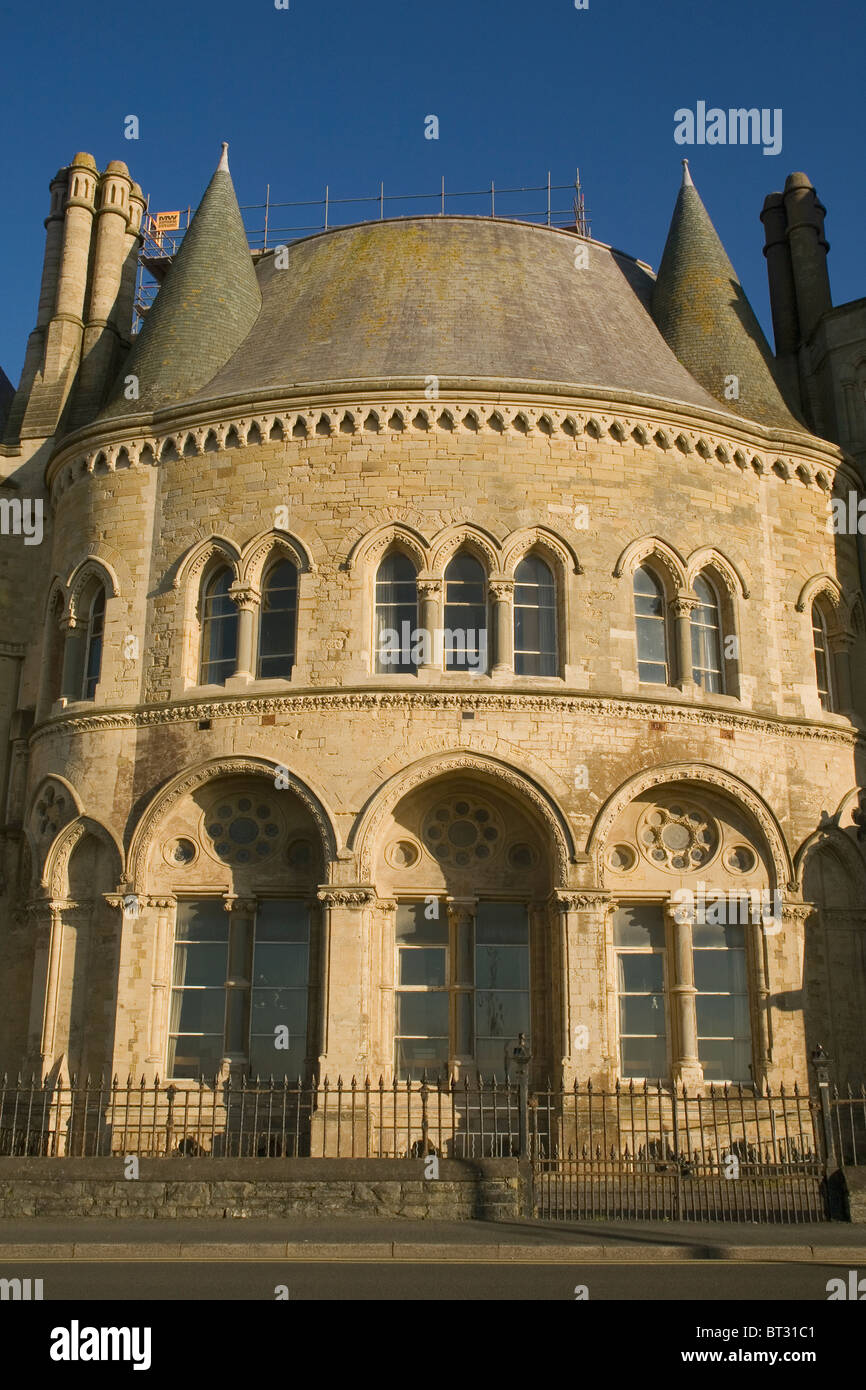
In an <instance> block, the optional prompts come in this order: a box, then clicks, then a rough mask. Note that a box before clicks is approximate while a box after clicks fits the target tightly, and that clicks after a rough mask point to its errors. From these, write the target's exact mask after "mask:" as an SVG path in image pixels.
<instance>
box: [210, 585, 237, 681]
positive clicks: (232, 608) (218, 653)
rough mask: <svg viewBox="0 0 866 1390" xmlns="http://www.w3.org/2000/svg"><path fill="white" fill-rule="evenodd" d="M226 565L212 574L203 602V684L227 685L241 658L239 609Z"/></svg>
mask: <svg viewBox="0 0 866 1390" xmlns="http://www.w3.org/2000/svg"><path fill="white" fill-rule="evenodd" d="M231 583H232V572H231V570H230V569H229V568H228V566H227V565H225V566H223V567H222V568H221V569H218V570H217V571H216V573H215V574H213V575H211V577H210V579H209V580H208V582H207V585H206V587H205V591H204V598H203V602H202V635H201V684H202V685H225V682H226V679H227V677H228V676H231V675H233V674H234V672H235V669H236V667H237V660H238V610H237V606H236V605H235V602H234V600H233V599H231V598H229V589H230V588H231Z"/></svg>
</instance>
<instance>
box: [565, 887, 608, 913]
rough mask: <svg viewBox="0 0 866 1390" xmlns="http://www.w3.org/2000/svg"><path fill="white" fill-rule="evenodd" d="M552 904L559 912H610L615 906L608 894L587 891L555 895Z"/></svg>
mask: <svg viewBox="0 0 866 1390" xmlns="http://www.w3.org/2000/svg"><path fill="white" fill-rule="evenodd" d="M554 902H555V903H556V906H557V908H558V909H559V911H560V912H586V911H589V910H593V909H594V910H596V911H598V910H601V911H604V912H610V911H611V910H612V909H613V907H614V906H615V904H614V901H613V899H612V897H611V895H610V893H606V892H604V891H598V892H597V891H595V890H593V889H589V890H588V891H586V892H579V891H578V892H573V893H555V894H554Z"/></svg>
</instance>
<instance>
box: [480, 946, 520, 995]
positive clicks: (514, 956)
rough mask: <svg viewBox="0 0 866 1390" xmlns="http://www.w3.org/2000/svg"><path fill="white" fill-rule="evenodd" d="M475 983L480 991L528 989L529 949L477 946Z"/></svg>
mask: <svg viewBox="0 0 866 1390" xmlns="http://www.w3.org/2000/svg"><path fill="white" fill-rule="evenodd" d="M475 983H476V985H477V986H478V987H479V988H481V989H484V988H488V987H489V988H491V989H529V948H528V947H527V946H482V945H479V946H478V947H477V949H476V952H475Z"/></svg>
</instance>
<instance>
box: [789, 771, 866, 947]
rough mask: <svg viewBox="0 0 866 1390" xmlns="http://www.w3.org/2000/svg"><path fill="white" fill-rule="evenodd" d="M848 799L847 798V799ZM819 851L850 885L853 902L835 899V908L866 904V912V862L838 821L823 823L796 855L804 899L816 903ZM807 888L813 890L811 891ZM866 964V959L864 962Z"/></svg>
mask: <svg viewBox="0 0 866 1390" xmlns="http://www.w3.org/2000/svg"><path fill="white" fill-rule="evenodd" d="M847 799H848V798H847V797H846V800H847ZM819 854H826V856H827V860H828V863H832V864H834V865H838V871H839V875H840V876H841V878H844V880H845V881H846V882H847V884H848V885H849V889H848V893H847V895H846V896H848V897H850V899H851V901H850V902H842V901H839V902H833V903H832V904H828V905H829V906H833V907H862V909H863V911H864V914H866V862H864V860H863V857H862V855H860V854H859V853H858V851H857V848H856V846H855V845H854V844H853V843H852V841H851V839H850V838H849V836H848V835H846V834H845V832H844V830H842V829H840V827H839V826H838V824H832V825H828V826H822V827H821V828H820V829H818V830H816V831H814V832H813V834H811V835H809V836H808V838H807V839H805V840H804V841H803V843H802V844H801V845H800V848H799V849H798V850H797V852H796V854H795V855H794V868H795V873H796V878H797V882H798V884H799V885H800V891H801V893H802V895H803V898H804V901H806V902H813V901H815V900H816V899H815V898H814V897H813V893H814V888H815V885H814V884H808V885H807V882H806V880H807V878H808V876H809V866H810V861H813V860H814V859H815V857H816V856H817V855H819ZM807 887H808V888H809V890H810V891H809V892H807ZM864 964H866V962H864Z"/></svg>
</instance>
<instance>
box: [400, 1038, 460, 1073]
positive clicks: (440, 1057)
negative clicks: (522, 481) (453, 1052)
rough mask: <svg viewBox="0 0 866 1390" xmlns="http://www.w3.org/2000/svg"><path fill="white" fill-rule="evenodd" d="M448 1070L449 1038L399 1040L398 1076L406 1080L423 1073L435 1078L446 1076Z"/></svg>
mask: <svg viewBox="0 0 866 1390" xmlns="http://www.w3.org/2000/svg"><path fill="white" fill-rule="evenodd" d="M447 1068H448V1039H447V1038H398V1040H397V1075H398V1077H400V1078H401V1080H405V1079H406V1077H407V1076H409V1075H410V1074H411V1075H412V1076H416V1077H417V1076H420V1075H421V1073H422V1072H423V1071H426V1072H428V1073H429V1074H431V1075H433V1076H437V1075H439V1074H440V1073H442V1074H443V1075H444V1073H445V1072H446V1071H447Z"/></svg>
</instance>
